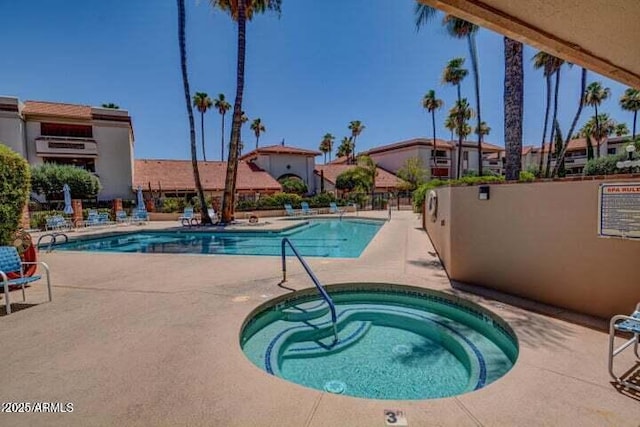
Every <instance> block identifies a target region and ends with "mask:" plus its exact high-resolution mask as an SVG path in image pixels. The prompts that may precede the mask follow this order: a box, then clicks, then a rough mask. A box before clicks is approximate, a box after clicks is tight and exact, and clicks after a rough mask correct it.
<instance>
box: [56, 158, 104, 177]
mask: <svg viewBox="0 0 640 427" xmlns="http://www.w3.org/2000/svg"><path fill="white" fill-rule="evenodd" d="M44 162H45V163H54V164H57V165H71V166H76V167H78V168H82V169H85V170H88V171H89V172H94V173H95V171H96V160H95V159H91V158H72V157H45V158H44Z"/></svg>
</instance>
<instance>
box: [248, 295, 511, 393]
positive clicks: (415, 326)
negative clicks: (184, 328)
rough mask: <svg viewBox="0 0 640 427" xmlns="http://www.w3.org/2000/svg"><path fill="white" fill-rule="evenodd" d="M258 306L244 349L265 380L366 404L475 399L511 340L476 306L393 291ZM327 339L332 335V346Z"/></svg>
mask: <svg viewBox="0 0 640 427" xmlns="http://www.w3.org/2000/svg"><path fill="white" fill-rule="evenodd" d="M326 289H327V291H328V293H329V294H330V296H331V298H332V299H333V302H334V304H335V311H336V317H337V322H336V328H334V325H333V322H332V320H331V310H330V307H329V305H328V304H327V303H326V302H325V301H324V300H323V299H322V298H321V297H320V296H319V295H318V292H317V291H316V290H315V289H310V290H304V291H299V292H294V293H292V294H289V295H286V296H284V297H279V298H276V299H274V300H272V301H269V302H267V303H265V304H263V305H262V306H260V307H258V308H257V309H256V310H254V312H253V313H252V314H251V315H250V316H249V318H248V319H247V320H246V321H245V325H244V326H243V328H242V332H241V337H240V341H241V346H242V349H243V351H244V353H245V354H246V356H247V357H248V358H249V360H251V362H253V363H254V364H255V365H257V366H258V367H260V368H261V369H263V370H265V371H266V372H267V373H269V374H272V375H275V376H278V377H280V378H283V379H285V380H288V381H291V382H294V383H297V384H301V385H303V386H307V387H311V388H315V389H319V390H324V391H327V392H330V393H336V394H344V395H349V396H356V397H363V398H372V399H432V398H440V397H448V396H455V395H458V394H462V393H467V392H471V391H474V390H478V389H480V388H482V387H485V386H486V385H488V384H490V383H492V382H493V381H496V380H497V379H499V378H500V377H502V376H503V375H504V374H506V373H507V372H508V371H509V370H510V369H511V367H512V366H513V364H514V363H515V361H516V359H517V356H518V344H517V338H516V336H515V334H514V333H513V331H512V329H511V328H510V327H509V326H508V325H507V324H506V322H504V321H503V320H502V319H500V318H499V317H498V316H496V315H495V314H493V313H491V312H490V311H488V310H486V309H484V308H482V307H480V306H479V305H477V304H474V303H472V302H469V301H466V300H464V299H461V298H457V297H455V296H452V295H449V294H445V293H442V292H437V291H432V290H428V289H422V288H416V287H411V286H402V285H392V284H380V283H372V284H341V285H331V286H327V288H326ZM334 331H337V339H336V334H335V332H334Z"/></svg>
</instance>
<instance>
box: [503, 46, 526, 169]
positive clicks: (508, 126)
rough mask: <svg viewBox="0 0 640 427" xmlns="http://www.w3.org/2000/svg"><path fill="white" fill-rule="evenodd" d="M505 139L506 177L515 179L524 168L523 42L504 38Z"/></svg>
mask: <svg viewBox="0 0 640 427" xmlns="http://www.w3.org/2000/svg"><path fill="white" fill-rule="evenodd" d="M504 66H505V72H504V140H505V145H506V150H507V165H506V179H507V180H508V181H515V180H517V179H518V178H519V176H520V170H521V168H522V108H523V77H524V71H523V68H522V43H520V42H518V41H515V40H512V39H510V38H508V37H505V38H504Z"/></svg>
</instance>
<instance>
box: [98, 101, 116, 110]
mask: <svg viewBox="0 0 640 427" xmlns="http://www.w3.org/2000/svg"><path fill="white" fill-rule="evenodd" d="M102 108H111V109H113V110H119V109H120V106H119V105H117V104H114V103H113V102H109V103H108V104H102Z"/></svg>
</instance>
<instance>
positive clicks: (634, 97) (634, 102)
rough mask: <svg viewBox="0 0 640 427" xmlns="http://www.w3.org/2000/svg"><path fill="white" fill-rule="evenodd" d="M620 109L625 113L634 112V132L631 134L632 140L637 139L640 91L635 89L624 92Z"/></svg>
mask: <svg viewBox="0 0 640 427" xmlns="http://www.w3.org/2000/svg"><path fill="white" fill-rule="evenodd" d="M620 107H622V109H623V110H625V111H631V112H633V128H632V129H633V130H632V132H631V139H632V140H634V141H635V139H636V120H637V119H638V111H640V90H638V89H634V88H627V90H625V91H624V95H622V96H621V97H620Z"/></svg>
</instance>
